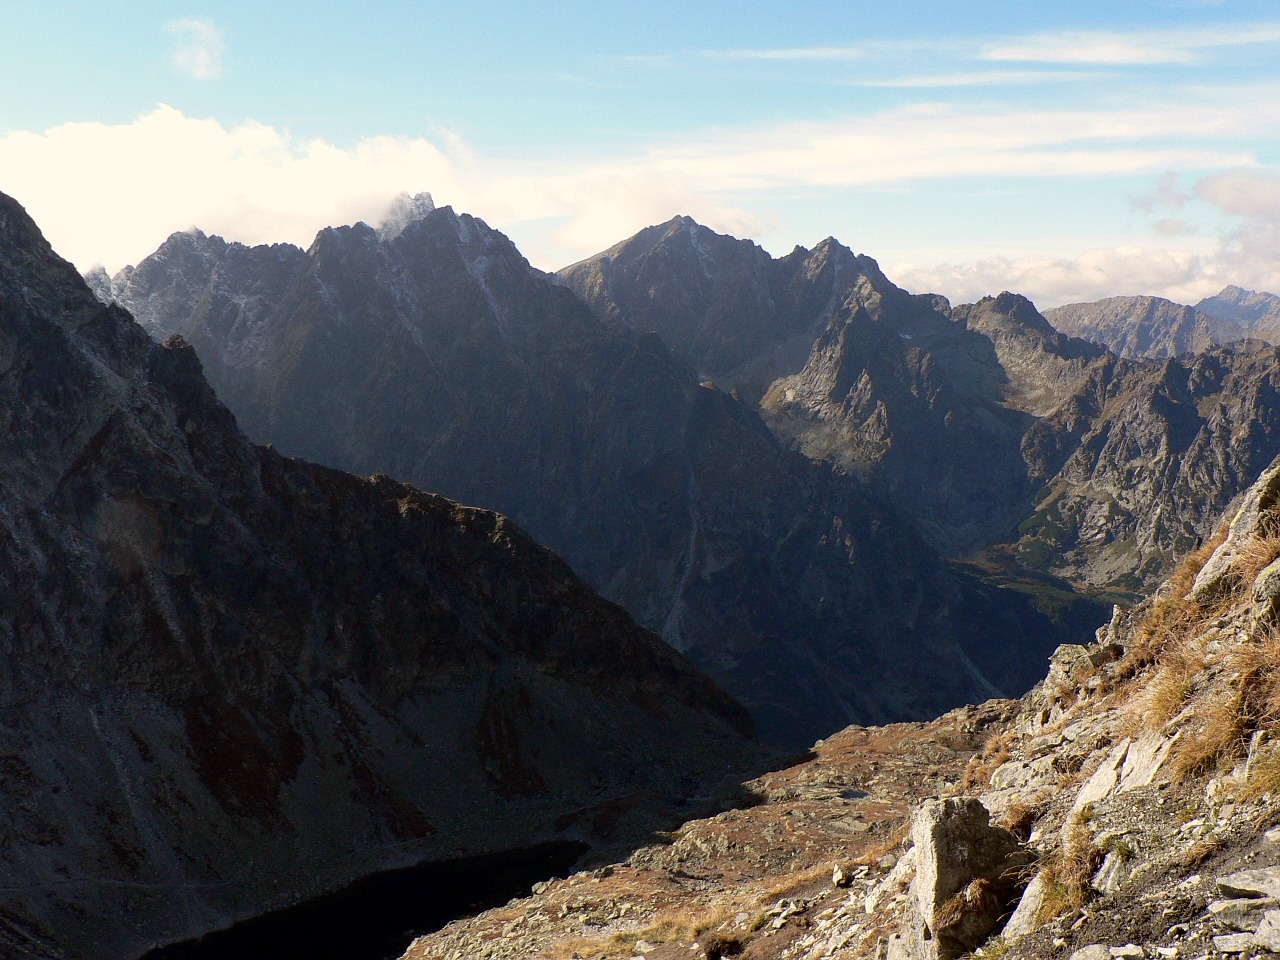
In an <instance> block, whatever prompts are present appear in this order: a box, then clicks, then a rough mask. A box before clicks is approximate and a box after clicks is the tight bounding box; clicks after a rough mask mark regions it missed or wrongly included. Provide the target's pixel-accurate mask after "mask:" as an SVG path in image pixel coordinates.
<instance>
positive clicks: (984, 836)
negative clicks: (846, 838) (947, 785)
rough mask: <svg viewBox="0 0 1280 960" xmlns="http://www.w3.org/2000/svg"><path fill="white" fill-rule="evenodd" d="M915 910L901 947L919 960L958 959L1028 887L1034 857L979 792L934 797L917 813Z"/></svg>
mask: <svg viewBox="0 0 1280 960" xmlns="http://www.w3.org/2000/svg"><path fill="white" fill-rule="evenodd" d="M911 839H912V842H913V844H914V848H915V851H916V877H915V880H914V881H913V882H912V885H911V893H912V900H913V904H912V911H911V917H910V919H909V921H908V928H907V929H905V930H903V931H902V934H901V937H900V940H899V945H900V953H901V954H902V955H903V956H907V957H912V958H916V960H955V958H956V957H960V956H962V955H963V954H966V953H969V952H971V951H972V950H973V949H974V948H975V947H977V946H979V945H980V944H981V943H983V941H985V940H986V939H987V937H989V936H990V935H991V933H992V932H993V931H994V930H995V929H996V928H997V927H998V926H999V924H1000V921H1001V920H1002V919H1004V918H1005V917H1006V916H1007V915H1008V914H1009V911H1010V908H1011V907H1012V905H1013V903H1014V902H1015V901H1016V900H1017V898H1018V895H1019V894H1020V893H1021V890H1022V887H1023V886H1024V885H1025V879H1024V877H1025V873H1026V868H1027V866H1028V865H1029V864H1030V862H1031V860H1032V857H1031V855H1030V854H1029V853H1027V852H1026V851H1025V850H1024V849H1023V848H1022V845H1021V844H1020V843H1019V842H1018V839H1017V838H1016V837H1015V836H1014V835H1013V834H1012V833H1010V832H1009V831H1008V830H1006V829H1004V828H1003V827H997V826H993V825H992V824H991V814H990V812H989V811H988V810H987V808H986V807H985V806H983V805H982V803H981V801H979V800H976V799H974V798H972V797H965V798H957V799H950V800H930V801H928V802H926V803H924V804H923V805H922V806H921V807H920V808H919V809H918V810H917V811H916V813H915V816H914V818H913V820H912V824H911Z"/></svg>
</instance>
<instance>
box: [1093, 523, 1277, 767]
mask: <svg viewBox="0 0 1280 960" xmlns="http://www.w3.org/2000/svg"><path fill="white" fill-rule="evenodd" d="M1226 533H1227V526H1226V525H1225V524H1224V525H1223V526H1222V527H1221V528H1220V529H1219V531H1218V533H1217V534H1215V536H1214V537H1213V539H1211V540H1210V541H1209V542H1208V543H1206V544H1205V545H1204V546H1203V547H1201V548H1200V549H1199V550H1196V551H1195V552H1194V553H1192V554H1190V555H1188V556H1187V557H1186V558H1184V560H1183V561H1182V563H1181V564H1179V566H1178V568H1177V570H1175V571H1174V573H1173V575H1172V576H1171V577H1170V578H1169V585H1168V588H1167V589H1166V590H1165V591H1164V592H1163V593H1162V594H1161V596H1160V597H1159V598H1157V599H1155V600H1153V601H1152V603H1151V605H1150V608H1149V610H1148V611H1147V614H1146V616H1145V617H1143V618H1142V620H1141V621H1139V623H1138V624H1137V625H1136V626H1135V628H1134V634H1133V639H1132V642H1131V644H1130V647H1129V649H1128V651H1126V654H1125V657H1124V659H1123V660H1122V661H1121V664H1120V669H1119V672H1120V675H1121V677H1122V679H1123V684H1122V686H1121V688H1120V689H1119V691H1118V692H1117V694H1116V698H1115V699H1116V700H1118V701H1119V702H1121V703H1127V705H1128V708H1129V709H1128V712H1127V716H1126V717H1125V726H1126V729H1127V730H1128V732H1129V733H1130V734H1133V735H1136V734H1137V733H1140V732H1142V731H1146V730H1163V729H1169V728H1170V727H1171V726H1173V727H1176V729H1178V730H1180V731H1181V733H1182V735H1181V737H1180V738H1179V741H1178V744H1177V746H1176V747H1175V748H1174V755H1173V760H1174V765H1175V771H1176V772H1177V773H1178V774H1179V775H1181V776H1200V775H1207V774H1210V773H1213V772H1216V771H1220V770H1222V769H1224V768H1225V767H1227V766H1229V765H1230V764H1231V763H1234V762H1235V761H1236V760H1238V759H1239V758H1240V757H1241V756H1242V754H1243V751H1244V748H1245V746H1246V744H1247V743H1248V740H1249V735H1250V734H1251V733H1253V732H1254V731H1255V730H1259V729H1270V728H1273V727H1275V726H1276V725H1277V724H1278V723H1280V625H1277V624H1267V623H1261V624H1254V625H1253V626H1252V628H1251V631H1252V632H1251V634H1250V635H1248V636H1246V637H1245V638H1243V640H1239V641H1238V642H1236V644H1235V645H1234V646H1232V647H1231V649H1230V650H1229V651H1228V652H1227V653H1226V654H1225V655H1218V656H1216V657H1210V656H1208V655H1207V654H1206V652H1205V648H1204V645H1203V643H1202V642H1201V638H1202V637H1203V636H1204V634H1205V632H1206V630H1207V628H1208V627H1209V625H1210V624H1211V623H1212V622H1214V621H1217V620H1219V619H1220V618H1222V617H1224V616H1225V615H1227V614H1228V613H1230V612H1231V611H1232V610H1233V609H1235V608H1239V607H1240V605H1242V604H1244V603H1247V602H1248V598H1249V595H1250V592H1251V590H1252V587H1253V583H1254V580H1255V579H1256V578H1257V575H1258V574H1259V572H1261V571H1262V570H1263V569H1265V568H1266V567H1267V566H1268V565H1269V564H1271V563H1273V562H1274V561H1276V560H1277V559H1280V536H1277V535H1275V533H1274V532H1272V531H1270V530H1269V531H1267V532H1266V533H1265V534H1263V535H1261V536H1257V537H1254V538H1252V539H1251V540H1248V541H1246V542H1245V543H1244V544H1243V545H1241V546H1240V547H1239V548H1238V551H1237V553H1236V555H1235V557H1234V558H1233V559H1232V561H1231V563H1230V565H1229V567H1228V569H1227V572H1226V574H1225V575H1224V587H1225V589H1224V590H1223V591H1221V592H1220V595H1219V596H1218V598H1217V600H1216V601H1215V602H1214V605H1213V606H1212V607H1209V608H1206V607H1203V606H1201V605H1200V604H1199V603H1197V602H1196V601H1193V600H1191V599H1189V598H1188V597H1187V593H1188V591H1189V590H1190V589H1191V586H1192V584H1194V582H1195V579H1196V576H1197V575H1198V574H1199V572H1200V570H1201V568H1202V567H1203V565H1204V563H1205V561H1206V560H1207V559H1208V558H1209V556H1211V555H1212V553H1213V551H1214V550H1216V549H1217V547H1218V546H1219V545H1220V544H1221V543H1222V541H1223V540H1224V539H1225V537H1226Z"/></svg>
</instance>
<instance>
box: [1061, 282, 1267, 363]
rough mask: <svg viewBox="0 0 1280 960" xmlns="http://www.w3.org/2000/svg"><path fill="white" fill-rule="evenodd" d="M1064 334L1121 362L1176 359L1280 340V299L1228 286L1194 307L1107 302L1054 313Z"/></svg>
mask: <svg viewBox="0 0 1280 960" xmlns="http://www.w3.org/2000/svg"><path fill="white" fill-rule="evenodd" d="M1047 316H1048V318H1049V320H1050V322H1052V323H1053V325H1054V326H1055V327H1057V328H1058V329H1059V330H1061V331H1063V332H1064V333H1070V334H1072V335H1074V336H1077V337H1083V338H1085V339H1086V340H1092V341H1093V342H1095V343H1100V344H1103V345H1105V346H1106V347H1108V348H1109V349H1110V350H1113V351H1114V352H1115V353H1118V354H1119V355H1120V356H1122V357H1128V358H1137V357H1155V358H1167V357H1176V356H1178V355H1180V354H1183V353H1192V352H1199V351H1203V350H1208V349H1211V348H1213V347H1216V346H1224V345H1226V344H1231V343H1236V342H1237V341H1240V340H1246V339H1253V340H1262V341H1264V342H1266V343H1271V344H1275V343H1276V342H1277V341H1278V340H1280V297H1277V296H1276V295H1275V294H1272V293H1256V292H1254V291H1252V290H1242V289H1241V288H1240V287H1235V286H1229V287H1227V288H1225V289H1224V290H1223V291H1222V292H1221V293H1219V294H1217V295H1216V296H1212V297H1206V298H1205V299H1203V300H1201V301H1200V302H1199V303H1198V304H1196V305H1195V306H1194V307H1191V306H1187V305H1186V304H1181V303H1174V302H1173V301H1171V300H1165V299H1163V298H1162V297H1108V298H1107V299H1105V300H1097V301H1094V302H1092V303H1070V304H1067V305H1066V306H1063V307H1057V308H1055V309H1053V310H1050V311H1049V312H1048V314H1047Z"/></svg>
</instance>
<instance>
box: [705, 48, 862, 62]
mask: <svg viewBox="0 0 1280 960" xmlns="http://www.w3.org/2000/svg"><path fill="white" fill-rule="evenodd" d="M702 55H703V56H704V57H706V58H708V59H710V60H859V59H861V58H862V57H864V56H866V50H865V48H863V47H786V48H780V49H775V50H769V49H764V50H704V51H702Z"/></svg>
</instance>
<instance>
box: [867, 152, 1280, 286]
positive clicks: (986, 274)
mask: <svg viewBox="0 0 1280 960" xmlns="http://www.w3.org/2000/svg"><path fill="white" fill-rule="evenodd" d="M1170 176H1171V175H1166V176H1165V177H1162V178H1161V181H1160V184H1159V185H1158V187H1157V193H1159V192H1160V191H1161V190H1162V189H1163V190H1164V191H1166V192H1170V191H1172V192H1174V193H1175V196H1174V199H1176V200H1177V201H1178V203H1177V205H1178V206H1183V205H1185V203H1186V201H1187V200H1189V199H1190V198H1189V197H1187V196H1186V195H1185V194H1182V193H1181V191H1180V190H1176V191H1174V190H1173V186H1172V185H1171V182H1170V179H1169V178H1170ZM1192 195H1193V196H1194V198H1195V199H1197V200H1199V201H1201V202H1202V203H1205V204H1208V205H1210V206H1212V207H1213V208H1215V209H1216V210H1217V211H1219V212H1220V213H1222V214H1225V215H1227V216H1228V217H1230V218H1232V221H1233V224H1232V226H1230V227H1229V228H1228V229H1227V230H1226V232H1225V233H1224V234H1223V235H1222V236H1220V237H1219V238H1217V239H1216V240H1209V241H1208V242H1207V245H1204V246H1203V247H1202V248H1201V249H1199V250H1194V249H1161V248H1148V247H1138V246H1122V247H1115V248H1098V249H1093V250H1088V251H1085V252H1084V253H1082V254H1080V255H1079V256H1077V257H1022V258H1002V257H991V258H986V259H982V260H977V261H973V262H969V263H942V264H935V265H929V266H918V265H911V264H901V265H899V266H897V267H896V268H892V269H891V270H890V275H891V276H893V277H894V278H895V279H896V281H897V282H898V283H900V284H901V285H903V286H905V287H906V288H907V289H910V290H916V291H925V290H928V291H935V292H939V293H943V294H946V295H947V296H948V297H950V298H952V300H953V301H956V302H960V301H966V300H976V299H978V298H979V297H982V296H986V295H988V294H993V293H997V292H999V291H1000V290H1016V291H1018V292H1020V293H1024V294H1026V295H1027V296H1029V297H1031V299H1033V300H1034V301H1035V302H1036V304H1037V305H1038V306H1040V307H1041V308H1042V309H1047V308H1049V307H1053V306H1058V305H1060V304H1063V303H1072V302H1078V301H1083V300H1097V299H1100V298H1102V297H1111V296H1122V295H1136V294H1150V295H1155V296H1161V297H1167V298H1168V299H1170V300H1175V301H1177V302H1179V303H1195V302H1196V301H1198V300H1200V299H1201V298H1203V297H1206V296H1210V295H1212V294H1214V293H1217V292H1218V291H1219V290H1221V289H1222V288H1223V287H1224V286H1226V285H1227V284H1236V285H1238V286H1241V287H1245V288H1246V289H1250V290H1268V291H1272V292H1280V253H1278V252H1277V251H1280V175H1277V174H1275V173H1273V172H1270V171H1267V170H1261V169H1246V170H1228V171H1222V172H1220V173H1215V174H1211V175H1209V176H1207V177H1203V178H1202V179H1200V180H1199V181H1198V182H1197V183H1196V185H1195V187H1194V188H1193V190H1192ZM1154 228H1155V230H1156V232H1157V233H1160V234H1163V235H1166V236H1182V237H1183V238H1184V239H1183V241H1182V242H1183V243H1186V242H1187V240H1188V239H1189V238H1188V234H1190V233H1191V232H1192V230H1191V225H1190V224H1189V223H1188V222H1187V221H1185V220H1173V219H1170V220H1160V221H1157V222H1156V223H1155V224H1154Z"/></svg>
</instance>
